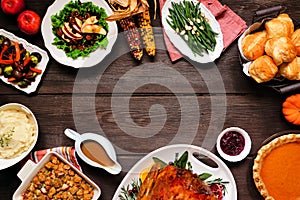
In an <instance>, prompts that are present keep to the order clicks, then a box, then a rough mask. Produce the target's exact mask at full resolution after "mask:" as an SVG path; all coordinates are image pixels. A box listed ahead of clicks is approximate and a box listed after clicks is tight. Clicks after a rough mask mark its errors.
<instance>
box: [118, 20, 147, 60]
mask: <svg viewBox="0 0 300 200" xmlns="http://www.w3.org/2000/svg"><path fill="white" fill-rule="evenodd" d="M120 25H121V28H122V29H123V30H124V31H125V32H124V34H125V37H126V39H127V42H128V44H129V48H130V53H131V54H132V55H133V57H134V58H135V59H136V60H141V59H142V56H143V48H142V44H141V37H140V33H139V30H138V28H137V26H136V25H135V23H134V19H133V17H127V18H125V19H121V20H120Z"/></svg>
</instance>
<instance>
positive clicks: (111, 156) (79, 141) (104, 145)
mask: <svg viewBox="0 0 300 200" xmlns="http://www.w3.org/2000/svg"><path fill="white" fill-rule="evenodd" d="M64 133H65V135H66V136H67V137H69V138H70V139H72V140H75V150H76V152H77V154H78V155H79V157H80V158H81V159H82V160H83V161H85V162H86V163H87V164H89V165H91V166H94V167H98V168H102V169H104V170H106V171H107V172H109V173H111V174H119V173H120V172H121V170H122V167H121V165H120V164H119V163H118V161H117V156H116V152H115V149H114V147H113V145H112V144H111V142H110V141H109V140H108V139H107V138H105V137H103V136H101V135H98V134H95V133H84V134H79V133H77V132H76V131H74V130H72V129H69V128H67V129H66V130H65V131H64ZM88 141H92V142H96V143H98V144H99V145H98V148H99V149H97V150H102V149H103V150H104V152H103V155H104V156H107V158H103V159H104V160H105V159H108V160H111V161H112V162H113V164H112V165H104V164H103V162H97V161H96V160H95V159H91V155H88V154H89V153H88V154H87V153H86V154H85V153H84V152H83V151H82V148H83V144H84V143H85V142H88ZM93 150H95V149H93ZM97 153H98V152H97Z"/></svg>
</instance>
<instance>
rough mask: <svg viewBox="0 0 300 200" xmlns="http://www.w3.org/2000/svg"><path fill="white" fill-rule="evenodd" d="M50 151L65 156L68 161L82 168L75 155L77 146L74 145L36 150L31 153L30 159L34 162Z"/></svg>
mask: <svg viewBox="0 0 300 200" xmlns="http://www.w3.org/2000/svg"><path fill="white" fill-rule="evenodd" d="M48 152H56V153H58V154H59V155H61V156H62V157H63V158H65V159H66V160H67V161H69V162H70V163H71V164H72V165H74V167H76V168H77V169H78V170H80V171H82V170H81V167H80V165H79V163H78V161H77V158H76V156H75V148H74V147H67V146H62V147H55V148H50V149H43V150H38V151H35V152H32V153H31V154H30V155H29V159H31V160H32V161H34V162H36V163H37V162H39V161H40V160H41V159H42V158H43V157H44V155H45V154H46V153H48Z"/></svg>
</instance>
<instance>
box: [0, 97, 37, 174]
mask: <svg viewBox="0 0 300 200" xmlns="http://www.w3.org/2000/svg"><path fill="white" fill-rule="evenodd" d="M5 109H17V110H21V111H23V112H25V113H28V115H29V116H30V117H32V120H33V121H34V124H35V128H36V134H35V135H34V141H33V143H32V144H31V146H30V147H29V148H28V150H27V151H25V152H23V153H21V154H20V155H19V156H17V157H15V158H9V159H4V158H0V170H3V169H6V168H8V167H10V166H13V165H14V164H16V163H18V162H20V161H21V160H22V159H23V158H25V157H26V156H27V155H28V154H29V153H30V151H31V150H32V149H33V147H34V146H35V144H36V142H37V139H38V132H39V131H38V123H37V120H36V118H35V116H34V114H33V113H32V112H31V110H30V109H29V108H27V107H26V106H24V105H22V104H19V103H8V104H5V105H2V106H1V107H0V110H5Z"/></svg>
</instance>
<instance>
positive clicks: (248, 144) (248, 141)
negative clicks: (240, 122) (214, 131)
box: [216, 127, 251, 162]
mask: <svg viewBox="0 0 300 200" xmlns="http://www.w3.org/2000/svg"><path fill="white" fill-rule="evenodd" d="M228 132H237V133H239V134H241V136H242V137H243V138H244V141H245V145H244V148H243V149H242V151H241V152H240V153H239V154H237V155H229V154H226V153H225V152H224V151H223V150H222V148H221V139H222V137H223V136H224V135H225V134H226V133H228ZM216 147H217V151H218V153H219V155H220V156H221V157H222V158H223V159H225V160H227V161H230V162H238V161H241V160H243V159H244V158H246V156H247V155H248V154H249V152H250V150H251V139H250V137H249V135H248V133H247V132H246V131H245V130H243V129H241V128H239V127H230V128H226V129H225V130H223V131H222V132H221V133H220V134H219V136H218V138H217V144H216Z"/></svg>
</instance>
